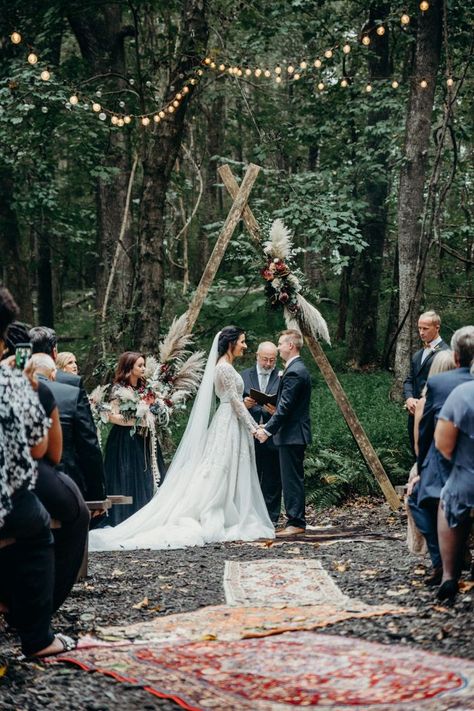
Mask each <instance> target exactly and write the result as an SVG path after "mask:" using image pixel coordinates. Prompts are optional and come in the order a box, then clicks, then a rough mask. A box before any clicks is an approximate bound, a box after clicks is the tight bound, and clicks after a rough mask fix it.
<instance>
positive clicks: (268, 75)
mask: <svg viewBox="0 0 474 711" xmlns="http://www.w3.org/2000/svg"><path fill="white" fill-rule="evenodd" d="M263 73H264V75H265V76H266V77H267V79H268V77H270V76H271V72H270V70H269V69H265V71H264V72H263Z"/></svg>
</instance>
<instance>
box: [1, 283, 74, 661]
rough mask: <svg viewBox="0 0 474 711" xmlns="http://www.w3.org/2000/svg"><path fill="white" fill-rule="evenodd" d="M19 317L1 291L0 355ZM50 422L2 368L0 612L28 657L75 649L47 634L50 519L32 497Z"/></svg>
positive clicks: (23, 382)
mask: <svg viewBox="0 0 474 711" xmlns="http://www.w3.org/2000/svg"><path fill="white" fill-rule="evenodd" d="M17 312H18V309H17V306H16V304H15V302H14V300H13V298H12V296H11V294H10V292H9V291H8V290H7V289H4V288H1V287H0V353H3V350H4V348H5V332H6V329H7V327H8V325H9V324H10V323H11V322H12V321H13V320H14V318H15V316H16V314H17ZM48 425H49V421H48V418H47V417H46V415H45V412H44V410H43V408H42V407H41V405H40V402H39V400H38V397H37V395H36V393H35V392H34V390H33V388H32V387H31V385H30V383H29V382H28V380H27V379H26V378H25V377H24V376H23V375H22V374H21V372H20V371H19V370H18V369H14V368H10V367H8V366H2V367H0V612H3V613H5V614H6V615H7V619H8V622H9V624H10V625H11V627H12V628H14V629H16V630H17V632H18V634H19V637H20V640H21V645H22V651H23V653H24V654H25V655H27V656H37V657H43V656H48V655H50V654H59V653H61V652H64V651H68V650H70V649H73V648H74V646H75V644H74V641H73V640H72V639H70V638H69V637H66V636H65V635H61V634H56V635H55V634H54V633H53V631H52V629H51V614H52V609H53V587H54V549H53V539H52V535H51V531H50V517H49V514H48V513H47V511H46V509H45V508H44V507H43V505H42V504H41V503H40V501H39V500H38V498H37V496H36V495H35V494H34V493H33V492H32V491H31V489H32V487H33V486H34V484H35V481H36V476H37V470H36V465H35V463H34V459H35V458H38V457H41V456H43V455H44V454H45V453H46V451H47V447H48Z"/></svg>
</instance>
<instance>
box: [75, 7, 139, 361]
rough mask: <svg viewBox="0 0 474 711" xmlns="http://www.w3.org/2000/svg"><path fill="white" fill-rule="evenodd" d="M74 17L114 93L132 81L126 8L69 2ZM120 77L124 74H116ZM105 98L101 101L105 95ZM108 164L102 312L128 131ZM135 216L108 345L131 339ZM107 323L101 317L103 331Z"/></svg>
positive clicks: (90, 58)
mask: <svg viewBox="0 0 474 711" xmlns="http://www.w3.org/2000/svg"><path fill="white" fill-rule="evenodd" d="M67 12H68V20H69V23H70V25H71V28H72V30H73V32H74V34H75V36H76V39H77V41H78V43H79V46H80V49H81V53H82V56H83V58H84V59H85V61H86V62H87V63H88V65H89V67H90V69H91V71H92V72H93V73H94V74H111V75H112V76H111V77H109V78H108V79H107V82H108V85H109V86H111V88H112V89H113V90H114V91H117V90H119V89H123V88H124V87H125V85H126V82H125V79H122V77H124V76H125V74H126V61H125V48H124V41H125V38H126V37H127V36H133V35H134V33H135V32H134V29H133V28H131V27H129V26H125V27H124V26H123V24H122V9H121V7H120V5H119V4H115V3H110V4H105V5H102V6H100V7H99V6H98V7H97V8H95V9H94V8H92V6H91V7H90V8H87V10H85V9H84V7H83V3H72V4H68V11H67ZM115 75H118V76H115ZM99 101H100V99H99ZM102 165H103V166H104V167H105V168H115V169H116V170H117V172H116V174H115V175H114V176H113V179H112V180H106V179H103V178H98V180H97V189H96V200H97V222H98V229H97V241H96V251H97V255H98V258H97V264H96V309H97V312H100V311H101V308H102V305H103V302H104V296H105V292H106V289H107V283H108V280H109V276H110V267H111V264H112V260H113V256H114V254H115V249H116V246H117V239H118V236H119V234H120V229H121V225H122V220H123V214H124V207H125V201H126V195H127V188H128V181H129V177H130V170H131V161H130V147H129V139H128V133H127V132H126V131H111V132H110V136H109V143H108V146H107V151H106V155H105V156H104V159H103V162H102ZM130 222H131V220H130V217H128V218H127V226H126V229H125V232H124V236H123V239H122V243H123V246H124V250H121V251H120V255H119V260H118V264H117V268H116V272H115V277H114V288H113V289H112V290H111V298H110V302H109V308H108V313H109V314H110V316H111V318H110V319H109V320H108V323H107V326H108V327H107V333H106V334H104V337H105V343H106V345H107V347H108V348H110V350H117V348H120V347H124V346H125V344H127V343H128V336H127V327H128V324H127V314H128V310H129V308H130V304H131V298H132V285H133V254H132V233H131V225H130ZM100 328H101V322H100V320H99V319H97V329H98V330H100Z"/></svg>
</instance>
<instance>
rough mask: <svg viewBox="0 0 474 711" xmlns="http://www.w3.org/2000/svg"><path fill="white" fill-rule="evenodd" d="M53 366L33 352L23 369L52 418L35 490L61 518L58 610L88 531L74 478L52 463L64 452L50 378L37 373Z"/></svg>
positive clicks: (57, 547) (77, 567)
mask: <svg viewBox="0 0 474 711" xmlns="http://www.w3.org/2000/svg"><path fill="white" fill-rule="evenodd" d="M55 370H56V368H55V365H54V361H53V360H52V358H50V357H49V356H47V355H45V354H36V355H34V356H32V358H31V359H30V360H29V361H28V363H27V364H26V368H25V373H26V374H27V375H28V376H29V377H30V378H33V379H35V380H36V382H37V385H38V389H37V392H38V397H39V400H40V402H41V404H42V406H43V409H44V411H45V412H46V415H47V416H48V417H49V418H50V420H51V423H52V424H51V427H50V430H49V437H48V448H47V450H46V453H45V454H44V456H43V457H42V458H41V459H40V460H39V461H38V479H37V481H36V487H35V493H36V495H37V496H38V498H39V500H40V501H41V503H42V504H43V506H44V507H45V508H46V510H47V511H48V513H49V515H50V516H51V518H53V519H55V520H57V521H59V522H60V524H61V525H60V527H59V528H54V530H53V537H54V562H55V584H54V598H53V609H54V610H57V609H58V608H59V607H60V606H61V605H62V604H63V602H64V600H65V599H66V597H67V596H68V595H69V593H70V591H71V589H72V587H73V585H74V583H75V582H76V580H77V576H78V573H79V570H80V568H81V565H82V560H83V557H84V550H85V546H86V541H87V535H88V532H89V519H90V515H89V509H88V508H87V505H86V503H85V501H84V498H83V496H82V494H81V492H80V490H79V488H78V486H77V485H76V484H75V482H74V481H73V480H72V479H71V478H70V477H69V476H67V475H66V474H64V473H63V472H61V471H59V470H58V469H56V468H55V467H57V466H58V465H60V462H61V459H62V452H63V437H62V428H61V423H60V420H59V410H58V407H57V405H56V401H55V399H54V395H53V393H52V391H51V388H50V387H49V383H50V381H48V380H46V379H44V380H43V378H45V376H42V375H41V374H40V373H44V372H48V371H49V372H50V377H51V376H52V374H54V372H55Z"/></svg>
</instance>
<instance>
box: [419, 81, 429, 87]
mask: <svg viewBox="0 0 474 711" xmlns="http://www.w3.org/2000/svg"><path fill="white" fill-rule="evenodd" d="M420 86H421V88H422V89H426V87H427V86H428V82H427V81H426V79H422V80H421V81H420Z"/></svg>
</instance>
